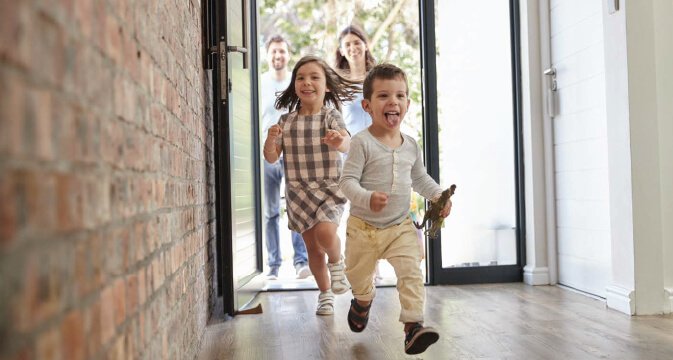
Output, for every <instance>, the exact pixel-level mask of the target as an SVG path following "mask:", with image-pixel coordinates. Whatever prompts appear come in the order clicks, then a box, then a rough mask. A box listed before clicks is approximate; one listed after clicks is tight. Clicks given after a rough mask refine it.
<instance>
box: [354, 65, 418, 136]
mask: <svg viewBox="0 0 673 360" xmlns="http://www.w3.org/2000/svg"><path fill="white" fill-rule="evenodd" d="M407 90H408V89H407V84H406V83H405V82H404V80H403V79H401V78H394V79H374V81H373V82H372V96H371V99H364V100H362V108H363V109H364V110H365V111H366V112H368V113H369V115H370V116H371V117H372V126H375V127H377V128H379V129H381V130H394V129H399V127H400V124H401V123H402V119H404V115H406V113H407V109H408V108H409V103H410V101H409V98H408V97H407Z"/></svg>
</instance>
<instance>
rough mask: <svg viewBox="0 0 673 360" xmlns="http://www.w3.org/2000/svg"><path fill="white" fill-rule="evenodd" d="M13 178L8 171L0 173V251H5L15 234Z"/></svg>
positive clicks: (15, 208) (16, 226) (16, 222)
mask: <svg viewBox="0 0 673 360" xmlns="http://www.w3.org/2000/svg"><path fill="white" fill-rule="evenodd" d="M15 193H16V192H15V183H14V179H13V177H12V176H11V174H10V173H8V172H3V173H1V174H0V199H3V200H2V201H0V224H2V226H0V253H1V252H4V251H7V250H8V249H9V247H10V246H11V245H12V242H13V241H14V239H15V238H16V236H17V228H18V215H17V207H16V201H15V200H16V198H15V195H14V194H15Z"/></svg>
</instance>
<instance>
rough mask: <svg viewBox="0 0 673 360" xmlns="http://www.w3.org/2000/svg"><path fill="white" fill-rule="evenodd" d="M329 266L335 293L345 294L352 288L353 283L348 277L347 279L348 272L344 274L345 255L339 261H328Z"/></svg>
mask: <svg viewBox="0 0 673 360" xmlns="http://www.w3.org/2000/svg"><path fill="white" fill-rule="evenodd" d="M327 268H328V269H329V275H330V279H331V281H332V291H333V292H334V293H335V294H337V295H338V294H343V293H345V292H346V291H348V289H350V288H351V284H350V283H349V282H348V279H346V274H344V268H345V265H344V257H343V255H342V256H341V258H340V259H339V262H338V263H336V264H331V263H327Z"/></svg>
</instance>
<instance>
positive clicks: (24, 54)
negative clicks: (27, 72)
mask: <svg viewBox="0 0 673 360" xmlns="http://www.w3.org/2000/svg"><path fill="white" fill-rule="evenodd" d="M0 11H1V12H0V14H10V15H9V16H3V18H2V21H0V26H1V27H0V58H2V59H7V60H8V61H9V62H10V63H14V64H16V65H18V66H20V67H22V68H28V67H29V65H30V62H31V60H32V58H31V45H32V44H31V39H33V38H35V35H36V31H37V29H36V28H34V27H33V26H31V25H33V24H34V21H35V19H34V15H33V13H32V11H31V9H30V3H27V2H23V1H2V2H0Z"/></svg>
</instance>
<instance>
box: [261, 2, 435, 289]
mask: <svg viewBox="0 0 673 360" xmlns="http://www.w3.org/2000/svg"><path fill="white" fill-rule="evenodd" d="M258 4H259V8H258V12H259V16H258V23H259V35H258V39H259V44H260V46H261V48H260V49H259V54H260V57H259V58H260V64H259V73H260V79H261V78H262V77H263V76H264V75H263V74H264V73H265V72H267V71H268V70H269V68H270V66H269V64H268V62H267V61H266V60H265V59H266V54H267V49H266V47H265V46H264V44H265V43H266V41H267V40H268V39H269V38H271V37H272V36H273V35H275V34H280V35H282V36H283V37H285V38H286V39H287V40H288V41H289V43H290V44H291V48H290V56H289V66H288V69H289V70H291V69H292V67H293V66H294V64H295V62H296V61H297V60H299V59H300V58H301V56H302V55H306V54H315V55H318V56H320V57H322V58H323V59H325V60H326V61H327V62H328V63H329V64H330V65H332V66H334V64H335V53H336V51H337V49H338V47H339V39H338V37H339V33H340V32H341V31H342V30H343V29H344V28H345V27H346V26H348V25H350V24H355V25H357V26H359V27H361V28H362V29H363V30H364V32H365V35H366V36H367V37H368V38H369V39H368V40H369V49H370V51H371V53H372V55H373V57H374V59H375V61H376V62H377V63H380V62H391V63H394V64H395V65H397V66H399V67H400V68H402V69H403V70H404V71H405V72H406V74H407V78H408V81H409V94H410V98H411V106H410V109H409V112H408V114H407V116H406V118H405V120H404V123H403V124H402V131H403V132H405V133H407V134H409V135H411V136H413V137H415V138H416V139H417V141H418V142H419V143H420V144H421V145H422V138H423V131H422V124H423V116H422V96H421V94H422V80H421V65H420V64H421V61H420V60H421V59H420V36H419V29H420V25H419V14H418V10H419V9H418V8H419V6H418V3H417V2H414V1H383V0H380V1H379V0H349V1H329V2H325V3H323V2H315V1H313V0H287V1H272V0H260V1H258ZM264 91H265V89H264V84H263V83H260V104H262V103H263V97H262V94H263V93H264ZM261 111H263V109H260V112H261ZM260 118H261V117H260ZM347 124H348V123H347ZM359 128H361V127H359ZM351 130H352V129H351ZM265 137H266V134H260V138H261V141H262V143H263V141H264V138H265ZM262 161H263V160H262ZM264 201H267V199H264ZM412 203H413V204H420V208H419V207H418V206H416V205H414V206H416V207H415V211H416V212H419V211H422V210H423V206H424V205H423V202H422V201H415V200H412ZM281 206H282V207H284V204H283V199H281ZM347 218H348V211H346V213H344V215H343V217H342V221H341V226H340V227H339V229H338V232H337V233H338V235H339V237H340V238H341V241H342V251H343V250H344V245H345V239H346V220H347ZM265 236H266V234H265ZM420 243H421V241H420V240H419V246H420ZM265 246H266V244H265ZM280 248H281V253H282V256H283V266H281V269H280V275H281V277H280V278H281V279H292V278H293V270H294V269H292V266H291V262H292V254H293V248H292V241H291V238H290V232H289V231H288V229H287V216H286V214H285V213H284V210H283V209H281V218H280ZM264 257H265V266H267V261H268V260H267V259H266V253H265V255H264ZM285 264H288V265H285ZM422 268H423V271H424V274H425V264H422ZM380 274H381V277H382V279H380V280H379V283H384V284H394V283H395V282H396V278H395V273H394V271H393V268H392V267H391V266H390V264H388V262H387V261H381V262H380ZM286 284H287V286H284V287H286V288H287V287H294V286H296V284H294V283H293V282H291V281H288V282H286Z"/></svg>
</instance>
